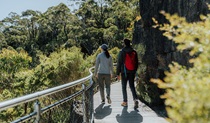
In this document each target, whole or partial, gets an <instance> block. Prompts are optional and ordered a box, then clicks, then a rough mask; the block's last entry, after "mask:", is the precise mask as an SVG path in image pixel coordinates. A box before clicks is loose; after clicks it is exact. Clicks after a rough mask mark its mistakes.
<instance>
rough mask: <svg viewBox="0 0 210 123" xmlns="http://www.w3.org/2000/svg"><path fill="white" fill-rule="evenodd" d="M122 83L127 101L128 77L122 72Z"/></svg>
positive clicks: (125, 100)
mask: <svg viewBox="0 0 210 123" xmlns="http://www.w3.org/2000/svg"><path fill="white" fill-rule="evenodd" d="M121 84H122V94H123V102H127V101H128V100H127V78H126V77H125V74H124V73H122V74H121Z"/></svg>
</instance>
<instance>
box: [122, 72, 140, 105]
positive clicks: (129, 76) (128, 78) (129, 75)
mask: <svg viewBox="0 0 210 123" xmlns="http://www.w3.org/2000/svg"><path fill="white" fill-rule="evenodd" d="M134 78H135V73H127V74H126V77H125V74H124V73H122V74H121V83H122V93H123V101H124V102H127V101H128V98H127V81H129V86H130V89H131V92H132V95H133V100H135V99H137V95H136V89H135V86H134Z"/></svg>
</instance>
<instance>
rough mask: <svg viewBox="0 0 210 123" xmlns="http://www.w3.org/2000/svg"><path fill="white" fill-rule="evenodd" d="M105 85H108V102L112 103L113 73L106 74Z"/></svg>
mask: <svg viewBox="0 0 210 123" xmlns="http://www.w3.org/2000/svg"><path fill="white" fill-rule="evenodd" d="M104 78H105V87H106V94H107V95H106V97H107V102H108V103H109V104H110V103H112V102H111V99H110V92H111V75H110V74H105V75H104Z"/></svg>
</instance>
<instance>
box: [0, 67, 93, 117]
mask: <svg viewBox="0 0 210 123" xmlns="http://www.w3.org/2000/svg"><path fill="white" fill-rule="evenodd" d="M93 68H94V67H92V68H90V69H89V73H90V75H89V76H87V77H84V78H81V79H78V80H76V81H73V82H70V83H67V84H63V85H60V86H57V87H53V88H49V89H46V90H43V91H38V92H35V93H32V94H28V95H25V96H22V97H18V98H14V99H11V100H7V101H3V102H0V111H2V110H5V109H7V108H11V107H14V106H17V105H20V104H22V103H26V102H30V101H33V100H37V99H38V98H41V97H44V96H47V95H51V94H54V93H57V92H60V91H62V90H65V89H68V88H70V87H73V86H75V85H79V84H84V82H86V81H87V80H90V85H89V86H88V87H86V88H85V89H83V90H81V91H79V92H77V93H75V94H73V95H71V96H69V97H67V98H64V99H63V100H60V101H59V102H57V103H55V104H52V105H50V106H48V107H45V108H43V109H41V112H42V113H43V112H45V111H46V109H51V108H52V107H53V106H56V105H58V104H60V103H63V102H66V99H72V98H73V97H75V95H78V94H81V92H82V91H86V90H87V89H89V88H90V87H91V86H92V85H93V81H92V76H93V73H92V72H91V70H92V69H93ZM37 112H38V111H37ZM37 112H33V113H31V114H29V115H28V117H34V116H35V115H36V114H37ZM26 117H27V116H25V118H26ZM21 119H22V118H20V119H19V120H16V121H22V120H21Z"/></svg>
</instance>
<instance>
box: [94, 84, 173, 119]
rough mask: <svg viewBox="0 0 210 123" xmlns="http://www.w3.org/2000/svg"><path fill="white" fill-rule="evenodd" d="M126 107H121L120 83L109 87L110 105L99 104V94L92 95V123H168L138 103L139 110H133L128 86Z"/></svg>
mask: <svg viewBox="0 0 210 123" xmlns="http://www.w3.org/2000/svg"><path fill="white" fill-rule="evenodd" d="M127 92H128V107H122V106H121V103H122V89H121V82H118V83H115V84H112V85H111V100H112V103H111V104H108V103H107V101H106V103H105V104H101V98H100V94H99V92H97V93H96V94H95V95H94V109H95V112H94V116H95V119H94V122H95V123H169V122H168V121H166V120H165V119H164V118H162V117H159V116H158V115H157V114H156V113H155V112H154V111H153V110H152V109H151V108H149V107H148V106H147V105H145V104H144V103H142V102H140V103H139V108H138V109H136V110H135V109H134V108H133V107H134V102H133V99H132V95H131V91H130V88H129V86H128V88H127Z"/></svg>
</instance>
